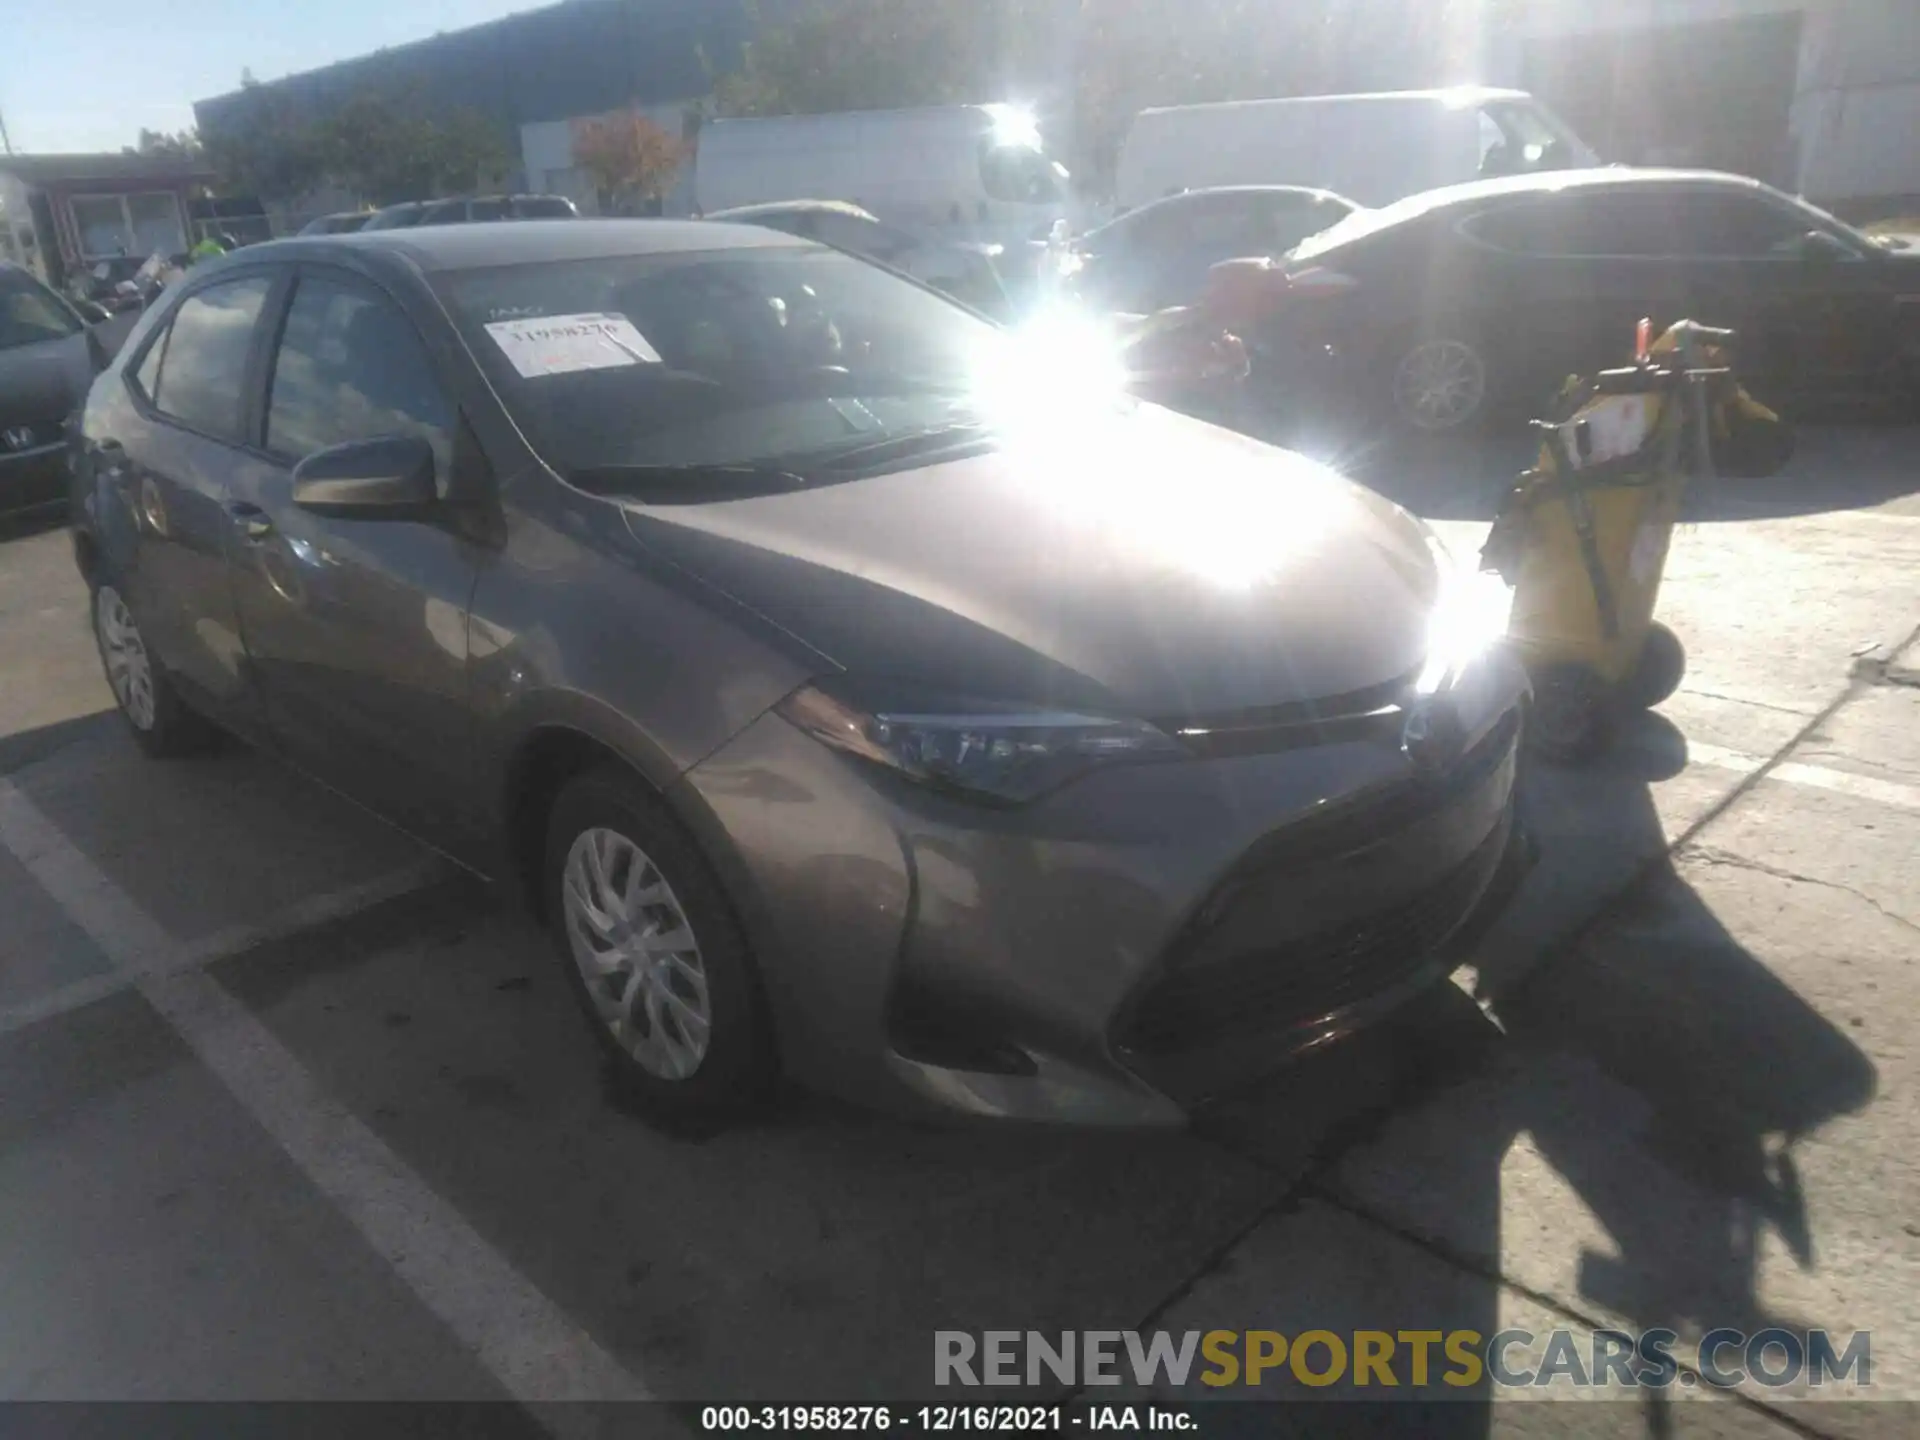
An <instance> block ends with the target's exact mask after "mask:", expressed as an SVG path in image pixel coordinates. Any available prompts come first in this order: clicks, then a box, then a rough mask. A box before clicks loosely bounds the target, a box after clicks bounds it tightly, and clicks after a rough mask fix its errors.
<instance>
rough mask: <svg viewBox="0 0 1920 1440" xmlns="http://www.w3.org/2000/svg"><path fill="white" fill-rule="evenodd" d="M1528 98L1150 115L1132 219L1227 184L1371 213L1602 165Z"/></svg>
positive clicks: (1308, 102) (1122, 178)
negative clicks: (1291, 192)
mask: <svg viewBox="0 0 1920 1440" xmlns="http://www.w3.org/2000/svg"><path fill="white" fill-rule="evenodd" d="M1599 163H1600V162H1599V159H1598V157H1596V156H1595V155H1594V153H1593V151H1592V150H1590V149H1588V148H1587V146H1586V145H1585V144H1584V143H1583V142H1582V141H1581V139H1580V137H1579V136H1577V135H1575V134H1574V133H1573V131H1572V130H1571V129H1569V128H1568V127H1567V125H1566V123H1565V122H1564V121H1562V120H1561V119H1560V118H1559V117H1558V116H1556V115H1555V114H1554V113H1553V112H1552V111H1551V110H1549V109H1547V108H1546V106H1544V105H1542V104H1541V103H1540V102H1539V101H1538V100H1535V99H1534V98H1533V97H1532V96H1531V95H1529V94H1527V93H1526V91H1524V90H1489V89H1480V88H1464V89H1455V90H1401V91H1389V92H1384V93H1381V94H1374V95H1306V96H1301V97H1299V98H1297V99H1290V100H1244V101H1236V102H1229V103H1225V104H1218V105H1176V106H1169V107H1166V108H1164V109H1154V110H1143V111H1141V112H1140V114H1139V115H1138V116H1136V117H1135V119H1134V122H1133V127H1132V129H1131V130H1129V131H1128V133H1127V138H1126V140H1125V142H1124V143H1123V144H1122V146H1121V150H1120V166H1119V175H1118V180H1117V186H1116V196H1115V198H1116V200H1117V201H1118V203H1119V205H1120V206H1121V208H1123V209H1127V210H1132V209H1136V208H1138V207H1139V206H1141V205H1145V204H1147V203H1149V202H1151V201H1154V200H1159V199H1162V198H1164V197H1165V196H1168V195H1177V194H1179V193H1180V192H1182V191H1185V190H1204V189H1210V188H1212V187H1214V186H1218V185H1305V186H1310V187H1312V188H1314V189H1317V190H1332V191H1334V192H1335V193H1336V194H1339V195H1344V196H1346V197H1347V198H1348V199H1349V200H1352V201H1355V202H1356V203H1358V204H1361V205H1386V204H1390V203H1391V202H1393V201H1395V200H1400V199H1404V198H1405V197H1406V196H1408V195H1415V194H1418V193H1419V192H1420V191H1422V190H1433V189H1437V188H1438V187H1439V186H1442V185H1456V184H1459V183H1461V182H1463V181H1467V180H1477V179H1480V178H1481V177H1483V176H1489V175H1512V174H1518V173H1521V172H1524V171H1529V170H1560V169H1570V168H1574V167H1578V166H1587V165H1597V164H1599Z"/></svg>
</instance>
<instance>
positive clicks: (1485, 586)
mask: <svg viewBox="0 0 1920 1440" xmlns="http://www.w3.org/2000/svg"><path fill="white" fill-rule="evenodd" d="M1426 540H1427V548H1428V549H1429V550H1430V551H1432V553H1433V563H1434V565H1435V566H1436V567H1437V568H1438V569H1439V572H1440V593H1439V596H1438V597H1437V598H1436V599H1435V601H1434V606H1433V614H1432V615H1431V616H1430V617H1429V619H1428V622H1427V663H1426V668H1425V669H1423V670H1422V671H1421V672H1420V683H1419V690H1420V693H1421V694H1423V695H1432V694H1434V693H1436V692H1437V691H1440V690H1444V689H1446V688H1447V687H1448V686H1450V685H1452V684H1453V682H1454V681H1455V680H1457V679H1458V678H1459V676H1460V672H1461V671H1463V670H1465V669H1466V668H1467V666H1469V665H1471V664H1472V663H1473V662H1474V661H1476V660H1478V659H1479V658H1480V657H1481V656H1482V655H1484V654H1486V652H1487V651H1488V650H1489V649H1491V648H1492V647H1493V646H1494V645H1495V644H1496V643H1498V642H1499V640H1500V638H1501V637H1502V636H1504V635H1505V634H1506V633H1507V622H1508V620H1509V619H1510V617H1511V616H1512V613H1513V591H1512V590H1511V589H1510V588H1508V586H1507V585H1506V583H1505V582H1504V581H1502V580H1501V578H1500V577H1499V576H1498V575H1492V574H1488V573H1487V572H1486V571H1483V570H1479V569H1475V568H1472V567H1469V566H1466V565H1462V564H1460V563H1458V562H1457V561H1455V559H1454V558H1453V554H1452V552H1451V551H1449V550H1448V549H1447V547H1446V544H1445V542H1443V541H1442V540H1441V539H1440V537H1439V536H1438V535H1436V534H1435V533H1434V532H1433V531H1432V530H1431V529H1428V530H1427V531H1426Z"/></svg>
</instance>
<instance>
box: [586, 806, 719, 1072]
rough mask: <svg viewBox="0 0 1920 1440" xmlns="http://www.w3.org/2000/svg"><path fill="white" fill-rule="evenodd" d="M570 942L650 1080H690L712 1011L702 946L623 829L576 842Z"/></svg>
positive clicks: (617, 1032)
mask: <svg viewBox="0 0 1920 1440" xmlns="http://www.w3.org/2000/svg"><path fill="white" fill-rule="evenodd" d="M561 886H562V893H563V897H564V901H563V903H564V905H565V908H566V926H567V940H568V943H569V948H570V949H571V951H572V955H573V963H574V964H575V965H576V966H578V967H579V970H580V976H581V979H582V980H583V981H584V982H585V984H586V990H587V994H588V996H589V997H590V998H591V999H592V1001H593V1007H594V1009H595V1011H596V1012H598V1014H599V1016H600V1020H601V1023H603V1024H604V1025H606V1027H607V1029H608V1030H609V1031H610V1032H611V1033H612V1035H613V1038H614V1039H615V1040H616V1041H617V1042H618V1043H619V1045H620V1047H621V1049H623V1050H625V1051H626V1052H627V1053H628V1054H629V1055H631V1056H632V1057H633V1058H634V1060H635V1062H636V1063H638V1064H639V1065H640V1067H641V1068H642V1069H644V1070H645V1071H646V1072H647V1073H648V1074H649V1075H653V1076H655V1077H657V1078H659V1079H662V1080H685V1079H687V1078H688V1077H689V1076H691V1075H692V1074H693V1073H694V1072H695V1071H696V1070H698V1069H699V1068H700V1063H701V1061H702V1060H704V1059H705V1058H706V1054H707V1045H708V1041H709V1039H710V1037H711V1035H712V1031H713V1008H712V1002H711V1000H710V998H709V996H708V991H707V975H706V969H705V966H704V965H703V964H702V961H701V957H700V944H699V941H698V940H697V939H696V938H695V936H694V933H693V926H692V924H691V923H690V922H689V921H688V919H687V915H686V912H685V910H684V909H682V908H681V905H680V901H679V898H678V897H677V896H676V895H675V894H674V893H673V887H672V886H671V885H669V884H668V883H667V879H666V876H664V875H663V874H661V873H660V869H659V867H658V866H656V865H655V864H654V863H653V861H652V860H651V859H649V858H648V856H647V854H646V852H645V851H643V850H641V848H640V847H639V846H638V845H636V844H634V843H633V841H631V840H629V839H628V838H627V837H626V836H624V835H622V834H620V833H619V832H618V831H616V830H608V829H604V828H595V829H590V830H585V831H583V832H581V833H580V834H579V835H578V836H576V837H575V838H574V842H573V844H572V846H571V847H570V848H569V849H568V851H567V860H566V867H565V870H564V872H563V874H562V877H561Z"/></svg>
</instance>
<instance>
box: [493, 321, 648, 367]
mask: <svg viewBox="0 0 1920 1440" xmlns="http://www.w3.org/2000/svg"><path fill="white" fill-rule="evenodd" d="M487 334H489V335H491V336H492V337H493V343H494V344H496V345H498V346H499V347H500V351H501V353H502V354H503V355H505V356H506V357H507V359H508V360H509V361H511V362H512V364H513V368H514V369H515V370H518V371H519V372H520V374H521V375H522V377H524V378H526V379H529V380H532V379H535V378H537V377H539V376H541V375H566V374H570V373H571V372H573V371H575V370H610V369H613V368H614V367H615V366H619V365H643V364H644V365H658V364H660V363H661V362H660V352H659V351H658V350H655V349H654V348H653V346H651V345H649V344H648V343H647V339H646V337H645V336H644V335H642V334H641V333H640V332H639V331H638V330H636V329H634V328H633V322H632V321H631V320H629V319H627V317H626V316H624V315H604V314H603V315H542V316H539V317H537V318H533V319H527V320H496V321H494V322H492V323H491V324H489V325H488V326H487Z"/></svg>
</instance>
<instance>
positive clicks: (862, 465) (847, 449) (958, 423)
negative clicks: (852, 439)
mask: <svg viewBox="0 0 1920 1440" xmlns="http://www.w3.org/2000/svg"><path fill="white" fill-rule="evenodd" d="M992 433H993V427H992V426H990V425H988V424H987V423H986V422H985V421H984V420H948V421H943V422H942V423H940V424H938V425H926V426H922V427H921V428H919V429H916V430H896V431H893V432H891V433H890V434H887V435H883V436H881V437H880V438H879V439H876V440H861V441H858V442H856V443H855V444H852V445H845V446H840V447H838V448H835V449H827V450H814V451H809V452H808V453H807V454H805V455H801V456H795V457H793V458H794V461H795V463H796V464H804V465H805V466H806V467H807V468H808V469H809V470H816V471H827V472H829V473H837V474H845V473H847V472H853V471H864V470H875V469H878V468H880V467H882V466H886V465H892V464H895V463H897V462H899V461H902V460H913V459H917V458H919V457H920V456H923V455H928V454H932V453H935V452H937V451H941V450H952V449H956V448H960V447H962V446H967V445H972V444H976V443H978V442H980V441H982V440H986V439H988V438H990V437H991V435H992Z"/></svg>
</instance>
